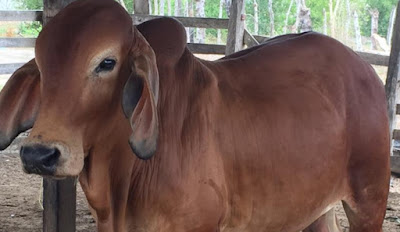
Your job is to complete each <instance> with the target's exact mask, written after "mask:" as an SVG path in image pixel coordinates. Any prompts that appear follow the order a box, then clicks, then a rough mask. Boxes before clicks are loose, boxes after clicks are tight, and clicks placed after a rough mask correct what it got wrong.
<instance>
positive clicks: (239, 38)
mask: <svg viewBox="0 0 400 232" xmlns="http://www.w3.org/2000/svg"><path fill="white" fill-rule="evenodd" d="M244 20H245V15H244V1H243V0H232V5H231V8H230V15H229V23H228V39H227V42H226V51H225V54H226V55H229V54H232V53H234V52H237V51H240V50H241V49H243V35H244Z"/></svg>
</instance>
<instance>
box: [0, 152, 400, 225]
mask: <svg viewBox="0 0 400 232" xmlns="http://www.w3.org/2000/svg"><path fill="white" fill-rule="evenodd" d="M40 188H41V178H40V177H38V176H34V175H26V174H25V173H23V172H22V169H21V162H20V159H19V156H18V154H16V153H11V154H0V232H27V231H29V232H39V231H42V229H41V228H42V210H41V209H40V207H39V205H38V203H37V200H38V198H39V192H40V191H39V189H40ZM77 198H78V199H77V217H76V219H77V222H76V223H77V231H80V232H89V231H96V229H95V223H94V220H93V218H92V216H91V215H90V212H89V210H88V206H87V202H86V200H85V196H84V194H83V192H82V190H81V188H80V186H79V185H78V197H77ZM336 212H337V214H338V217H339V220H340V225H341V226H342V227H343V229H344V232H348V228H349V227H348V222H347V219H346V216H345V214H344V212H343V209H342V207H341V205H339V204H338V205H337V206H336ZM383 231H384V232H399V231H400V179H395V180H394V182H393V187H392V188H391V193H390V195H389V203H388V209H387V211H386V219H385V222H384V230H383Z"/></svg>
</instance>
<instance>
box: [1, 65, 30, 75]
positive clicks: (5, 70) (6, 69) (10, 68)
mask: <svg viewBox="0 0 400 232" xmlns="http://www.w3.org/2000/svg"><path fill="white" fill-rule="evenodd" d="M24 64H25V63H14V64H0V75H4V74H11V73H13V72H14V71H15V70H17V69H18V68H20V67H21V66H22V65H24Z"/></svg>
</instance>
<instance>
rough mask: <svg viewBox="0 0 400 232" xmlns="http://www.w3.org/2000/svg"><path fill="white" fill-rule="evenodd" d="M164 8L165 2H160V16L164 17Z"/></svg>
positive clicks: (163, 0) (162, 0) (161, 0)
mask: <svg viewBox="0 0 400 232" xmlns="http://www.w3.org/2000/svg"><path fill="white" fill-rule="evenodd" d="M164 8H165V0H160V15H165V12H164Z"/></svg>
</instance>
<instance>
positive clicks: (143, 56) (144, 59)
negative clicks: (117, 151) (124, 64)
mask: <svg viewBox="0 0 400 232" xmlns="http://www.w3.org/2000/svg"><path fill="white" fill-rule="evenodd" d="M134 32H135V35H134V43H133V46H132V50H131V59H132V72H131V74H130V76H129V79H128V81H127V82H126V84H125V87H124V91H123V96H122V106H123V110H124V113H125V115H126V117H127V118H129V120H130V124H131V127H132V134H131V136H130V138H129V144H130V145H131V148H132V150H133V152H134V153H135V154H136V155H137V156H138V157H139V158H140V159H149V158H151V157H152V155H153V154H154V152H155V151H156V148H157V139H158V115H157V101H158V70H157V64H156V58H155V54H154V51H153V49H152V48H151V47H150V45H149V44H148V43H147V41H146V40H145V38H144V37H143V36H142V35H141V34H140V33H139V31H137V30H136V29H135V30H134Z"/></svg>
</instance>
